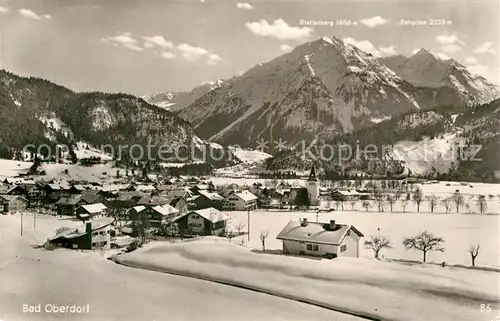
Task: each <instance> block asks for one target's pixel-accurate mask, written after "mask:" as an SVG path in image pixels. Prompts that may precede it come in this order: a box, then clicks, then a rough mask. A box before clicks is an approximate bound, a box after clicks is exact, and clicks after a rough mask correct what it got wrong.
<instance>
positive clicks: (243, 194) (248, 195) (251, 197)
mask: <svg viewBox="0 0 500 321" xmlns="http://www.w3.org/2000/svg"><path fill="white" fill-rule="evenodd" d="M234 195H236V196H238V197H239V198H241V199H242V200H243V201H245V202H250V201H254V200H256V199H258V197H257V196H255V195H253V194H252V193H250V192H249V191H247V190H245V191H242V192H239V193H235V194H234Z"/></svg>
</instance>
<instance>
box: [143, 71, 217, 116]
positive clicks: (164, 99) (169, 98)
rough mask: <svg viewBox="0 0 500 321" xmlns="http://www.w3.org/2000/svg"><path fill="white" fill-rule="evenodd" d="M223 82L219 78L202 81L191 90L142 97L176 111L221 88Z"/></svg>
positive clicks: (156, 104)
mask: <svg viewBox="0 0 500 321" xmlns="http://www.w3.org/2000/svg"><path fill="white" fill-rule="evenodd" d="M223 83H224V81H223V80H220V79H219V80H216V81H209V82H205V83H202V84H201V85H199V86H197V87H195V88H194V89H193V90H191V91H180V92H166V93H161V94H156V95H146V96H143V97H142V98H143V99H144V100H145V101H147V102H148V103H150V104H152V105H155V106H158V107H161V108H164V109H166V110H169V111H171V112H173V113H176V112H179V111H181V110H182V109H184V108H186V107H187V106H189V105H191V104H192V103H194V102H195V101H196V100H197V99H198V98H200V97H201V96H203V95H205V94H206V93H208V92H210V91H212V90H215V89H218V88H220V87H221V86H222V85H223Z"/></svg>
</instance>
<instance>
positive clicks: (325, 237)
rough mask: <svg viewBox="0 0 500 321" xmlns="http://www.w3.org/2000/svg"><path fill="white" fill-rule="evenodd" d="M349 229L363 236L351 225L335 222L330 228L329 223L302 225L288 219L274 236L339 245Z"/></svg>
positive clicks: (279, 238)
mask: <svg viewBox="0 0 500 321" xmlns="http://www.w3.org/2000/svg"><path fill="white" fill-rule="evenodd" d="M349 231H353V232H354V233H356V234H358V235H359V236H363V234H362V233H361V232H360V231H359V230H358V229H356V228H355V227H354V226H352V225H344V224H335V227H334V228H333V229H330V223H320V222H307V224H305V226H303V225H302V224H301V222H298V221H290V222H289V223H288V224H287V225H286V226H285V227H284V228H283V230H281V232H280V233H279V234H278V236H277V237H276V238H277V239H278V240H289V241H298V242H312V243H322V244H333V245H339V244H341V243H342V241H343V240H344V238H345V236H346V235H347V233H348V232H349Z"/></svg>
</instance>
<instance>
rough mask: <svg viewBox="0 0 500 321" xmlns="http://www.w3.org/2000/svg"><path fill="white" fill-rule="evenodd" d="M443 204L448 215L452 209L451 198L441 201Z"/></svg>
mask: <svg viewBox="0 0 500 321" xmlns="http://www.w3.org/2000/svg"><path fill="white" fill-rule="evenodd" d="M441 204H443V206H444V208H445V210H446V214H448V212H449V211H450V207H451V199H450V198H449V197H447V198H445V199H443V200H442V201H441Z"/></svg>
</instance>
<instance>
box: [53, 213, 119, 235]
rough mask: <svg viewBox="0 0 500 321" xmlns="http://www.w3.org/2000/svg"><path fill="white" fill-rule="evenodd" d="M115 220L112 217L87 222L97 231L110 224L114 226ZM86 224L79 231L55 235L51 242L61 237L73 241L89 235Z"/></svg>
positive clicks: (68, 231)
mask: <svg viewBox="0 0 500 321" xmlns="http://www.w3.org/2000/svg"><path fill="white" fill-rule="evenodd" d="M114 221H115V220H114V219H113V218H112V217H103V218H99V219H96V220H91V221H87V223H86V224H92V225H91V226H92V231H96V230H99V229H101V228H104V227H106V226H108V225H110V224H112V223H113V222H114ZM86 224H84V225H83V226H81V227H79V228H78V229H76V230H67V231H64V232H62V233H60V234H58V235H55V236H53V237H51V238H50V239H49V240H54V239H57V238H59V237H64V238H66V239H72V238H75V237H79V236H82V235H85V233H87V231H86Z"/></svg>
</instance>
